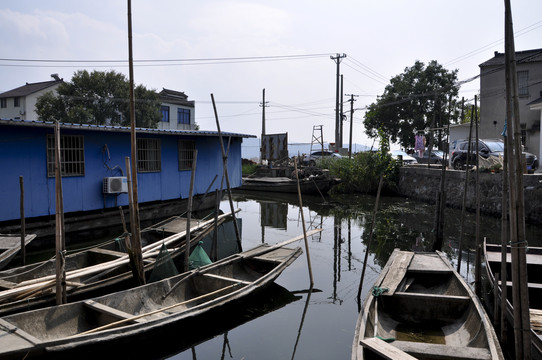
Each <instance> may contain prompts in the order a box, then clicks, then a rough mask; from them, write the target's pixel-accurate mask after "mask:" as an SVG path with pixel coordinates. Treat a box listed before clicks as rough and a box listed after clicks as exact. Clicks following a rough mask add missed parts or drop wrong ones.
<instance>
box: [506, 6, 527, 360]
mask: <svg viewBox="0 0 542 360" xmlns="http://www.w3.org/2000/svg"><path fill="white" fill-rule="evenodd" d="M504 4H505V37H504V38H505V49H506V50H505V62H506V72H505V73H506V75H505V78H506V119H507V136H506V139H507V142H508V145H509V155H510V156H509V157H508V161H509V162H508V165H509V168H508V170H509V174H508V177H509V180H508V184H509V187H510V188H509V194H510V202H509V207H510V243H511V246H510V248H511V255H512V256H511V257H512V292H513V304H514V337H515V345H516V346H515V349H516V358H517V359H531V334H530V332H531V325H530V313H529V289H528V287H527V265H526V252H525V240H526V238H525V213H524V196H523V167H522V166H521V164H522V151H521V144H520V141H519V139H520V136H521V133H520V121H519V99H518V93H517V89H518V81H517V73H516V55H515V46H514V29H513V24H512V10H511V6H510V0H505V2H504Z"/></svg>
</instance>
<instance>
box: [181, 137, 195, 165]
mask: <svg viewBox="0 0 542 360" xmlns="http://www.w3.org/2000/svg"><path fill="white" fill-rule="evenodd" d="M195 149H196V143H195V142H194V141H190V140H179V171H181V170H192V163H193V162H194V150H195Z"/></svg>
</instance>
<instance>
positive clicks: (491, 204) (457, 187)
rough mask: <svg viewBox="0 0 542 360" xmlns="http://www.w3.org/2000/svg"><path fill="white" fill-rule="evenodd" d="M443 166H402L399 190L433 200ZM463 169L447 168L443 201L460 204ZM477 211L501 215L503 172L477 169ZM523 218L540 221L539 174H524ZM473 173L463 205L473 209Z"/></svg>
mask: <svg viewBox="0 0 542 360" xmlns="http://www.w3.org/2000/svg"><path fill="white" fill-rule="evenodd" d="M441 173H442V170H441V169H437V168H431V169H430V168H427V167H418V166H404V167H402V168H401V170H400V180H399V194H400V195H402V196H406V197H409V198H413V199H416V200H421V201H426V202H435V198H436V194H437V190H438V189H440V177H441ZM465 177H466V173H465V171H457V170H446V177H445V179H446V181H445V185H444V189H445V190H444V191H445V192H446V205H447V206H450V207H455V208H462V206H463V205H462V204H463V191H464V189H465ZM479 180H480V212H482V213H484V214H488V215H494V216H500V214H501V205H502V173H488V172H480V176H479ZM523 187H524V196H525V221H526V222H528V223H531V224H536V225H542V174H539V173H535V174H525V175H524V176H523ZM475 190H476V173H475V172H471V173H470V175H469V182H468V185H467V200H466V207H467V209H469V210H475V209H476V198H475Z"/></svg>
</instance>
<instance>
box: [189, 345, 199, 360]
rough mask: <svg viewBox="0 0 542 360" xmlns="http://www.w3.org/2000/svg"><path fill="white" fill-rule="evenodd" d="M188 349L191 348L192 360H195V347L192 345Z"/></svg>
mask: <svg viewBox="0 0 542 360" xmlns="http://www.w3.org/2000/svg"><path fill="white" fill-rule="evenodd" d="M190 350H192V359H193V360H197V359H198V357H197V356H196V348H195V347H194V346H192V347H191V348H190Z"/></svg>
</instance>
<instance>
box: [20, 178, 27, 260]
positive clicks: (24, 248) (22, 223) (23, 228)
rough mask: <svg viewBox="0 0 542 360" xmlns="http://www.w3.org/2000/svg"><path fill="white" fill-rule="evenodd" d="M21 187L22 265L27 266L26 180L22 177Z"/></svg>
mask: <svg viewBox="0 0 542 360" xmlns="http://www.w3.org/2000/svg"><path fill="white" fill-rule="evenodd" d="M19 185H20V188H21V204H20V208H21V262H22V265H23V266H25V265H26V244H25V239H26V225H25V217H24V179H23V177H22V176H19Z"/></svg>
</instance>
